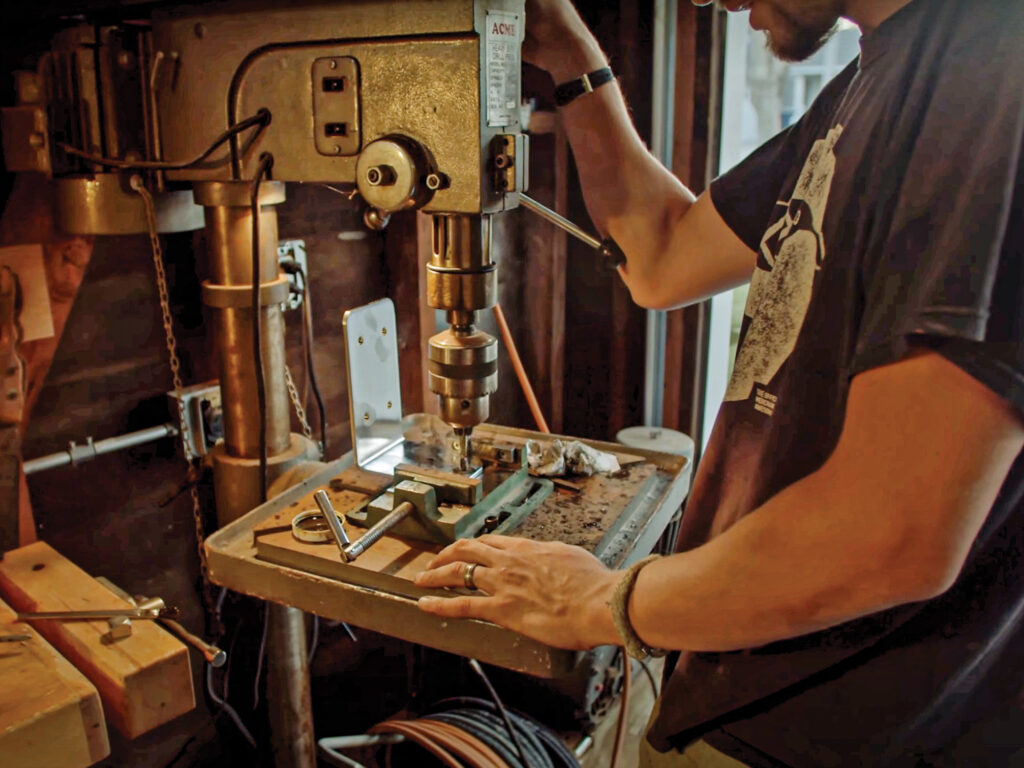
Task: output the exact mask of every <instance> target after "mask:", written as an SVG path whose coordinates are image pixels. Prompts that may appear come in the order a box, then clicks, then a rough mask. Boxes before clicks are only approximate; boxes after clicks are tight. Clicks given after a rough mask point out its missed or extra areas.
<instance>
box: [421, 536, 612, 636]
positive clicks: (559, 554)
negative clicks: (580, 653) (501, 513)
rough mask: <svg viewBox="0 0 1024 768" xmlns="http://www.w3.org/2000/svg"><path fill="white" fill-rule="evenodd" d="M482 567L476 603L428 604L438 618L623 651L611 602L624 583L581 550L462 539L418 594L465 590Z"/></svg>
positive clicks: (430, 600) (425, 577) (441, 557)
mask: <svg viewBox="0 0 1024 768" xmlns="http://www.w3.org/2000/svg"><path fill="white" fill-rule="evenodd" d="M470 563H477V564H478V565H477V567H476V569H475V571H474V573H473V581H474V583H475V584H476V586H477V588H478V589H479V591H480V594H479V595H478V596H477V595H474V596H472V597H464V596H459V597H447V598H446V597H424V598H420V601H419V607H420V608H421V609H422V610H424V611H426V612H428V613H433V614H437V615H438V616H448V617H451V618H460V619H467V618H472V619H484V620H486V621H491V622H494V623H495V624H500V625H501V626H503V627H507V628H509V629H512V630H515V631H516V632H520V633H522V634H524V635H526V636H527V637H532V638H533V639H535V640H539V641H541V642H542V643H547V644H548V645H552V646H555V647H557V648H568V649H570V650H583V649H586V648H593V647H594V646H595V645H603V644H610V643H619V642H620V641H619V638H618V634H617V632H616V630H615V625H614V623H613V621H612V616H611V610H610V609H609V607H608V602H609V601H610V600H611V596H612V593H613V592H614V591H615V585H616V584H617V583H618V579H619V577H620V576H621V574H619V573H618V572H616V571H611V570H609V569H608V568H606V567H605V566H604V565H603V564H602V563H601V562H600V561H599V560H598V559H597V558H596V557H594V556H593V555H591V554H590V553H589V552H587V551H586V550H584V549H582V548H580V547H573V546H570V545H568V544H562V543H559V542H539V541H530V540H529V539H519V538H513V537H508V536H495V535H485V536H481V537H479V538H477V539H460V540H459V541H456V542H455V543H454V544H452V545H451V546H449V547H447V548H446V549H444V550H443V551H442V552H441V553H439V554H438V556H437V557H435V558H434V560H433V562H431V564H430V567H429V569H428V570H426V571H424V572H423V573H421V574H420V575H419V576H417V577H416V585H417V586H419V587H463V586H465V582H464V580H463V574H464V573H465V569H466V567H467V565H468V564H470Z"/></svg>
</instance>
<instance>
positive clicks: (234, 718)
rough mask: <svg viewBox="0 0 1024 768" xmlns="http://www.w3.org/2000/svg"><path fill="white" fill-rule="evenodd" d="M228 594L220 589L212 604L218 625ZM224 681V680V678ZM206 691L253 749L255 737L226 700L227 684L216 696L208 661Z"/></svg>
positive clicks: (211, 669) (211, 666) (224, 589)
mask: <svg viewBox="0 0 1024 768" xmlns="http://www.w3.org/2000/svg"><path fill="white" fill-rule="evenodd" d="M227 596H228V590H227V589H226V588H223V589H221V591H220V594H219V595H218V596H217V602H216V605H215V606H214V616H215V618H216V619H217V623H218V625H220V615H221V611H222V610H223V609H224V600H225V598H226V597H227ZM225 683H226V680H225ZM206 693H207V695H208V696H209V697H210V700H211V701H213V703H214V704H216V705H217V706H218V707H219V708H220V709H221V711H222V712H224V713H226V714H227V716H228V717H229V718H231V722H233V723H234V724H235V727H237V728H238V731H239V733H241V734H242V737H243V738H244V739H245V740H246V741H247V742H249V744H250V745H251V746H252V748H253V749H256V748H257V747H256V739H254V738H253V737H252V734H251V733H250V732H249V729H248V728H246V727H245V723H243V722H242V718H241V717H240V716H239V714H238V712H236V711H235V708H234V707H232V706H231V705H230V704H228V702H227V685H226V684H225V687H224V696H223V697H221V696H218V695H217V692H216V691H215V690H214V688H213V665H212V664H210V663H207V664H206Z"/></svg>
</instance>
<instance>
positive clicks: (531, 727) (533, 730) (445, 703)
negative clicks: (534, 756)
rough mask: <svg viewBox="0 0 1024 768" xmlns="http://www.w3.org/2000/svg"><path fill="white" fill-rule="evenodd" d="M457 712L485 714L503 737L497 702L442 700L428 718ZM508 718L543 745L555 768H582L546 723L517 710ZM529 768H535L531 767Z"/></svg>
mask: <svg viewBox="0 0 1024 768" xmlns="http://www.w3.org/2000/svg"><path fill="white" fill-rule="evenodd" d="M453 711H458V712H459V713H461V714H469V716H470V717H480V716H481V715H486V716H487V718H489V719H488V720H487V722H489V723H490V724H491V728H492V730H497V731H498V732H500V733H502V735H504V729H503V728H502V727H501V726H502V725H503V723H502V721H501V720H500V719H499V717H498V714H497V707H496V706H495V705H494V702H491V701H487V700H486V699H480V698H475V697H472V696H455V697H451V698H447V699H442V700H441V701H438V702H436V703H435V704H434V705H433V706H431V707H430V708H429V709H428V713H429V714H427V715H426V716H427V717H433V716H434V714H435V713H442V712H444V713H451V712H453ZM506 711H507V712H508V716H509V719H510V720H511V721H512V723H513V725H514V726H515V728H516V731H517V733H519V734H525V737H526V738H527V739H529V738H536V739H537V740H539V741H540V743H541V744H542V745H543V746H544V748H545V749H546V751H547V754H548V756H549V758H550V759H551V760H552V761H553V762H554V765H555V767H556V768H579V761H578V760H577V759H576V756H575V755H574V754H573V753H572V751H571V750H570V749H569V748H568V747H567V746H566V745H565V744H563V743H562V740H561V739H559V738H558V736H556V735H555V734H554V733H552V731H551V729H550V728H548V727H547V726H546V725H544V724H543V723H540V722H538V721H537V720H535V719H533V718H532V717H530V716H529V715H525V714H523V713H522V712H517V711H515V710H506ZM529 768H533V766H532V765H530V767H529Z"/></svg>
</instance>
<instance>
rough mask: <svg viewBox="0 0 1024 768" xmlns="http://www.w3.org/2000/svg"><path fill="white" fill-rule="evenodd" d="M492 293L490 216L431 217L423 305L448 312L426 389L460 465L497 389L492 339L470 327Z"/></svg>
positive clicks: (432, 349) (435, 341)
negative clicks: (445, 425)
mask: <svg viewBox="0 0 1024 768" xmlns="http://www.w3.org/2000/svg"><path fill="white" fill-rule="evenodd" d="M497 296H498V272H497V265H496V264H495V263H494V262H493V261H492V260H491V218H490V216H462V215H451V216H447V215H436V216H434V218H433V230H432V236H431V258H430V263H429V264H428V265H427V303H428V305H429V306H431V307H434V308H435V309H443V310H446V311H447V313H448V322H449V324H450V325H451V328H449V329H448V330H446V331H442V332H441V333H439V334H437V335H436V336H434V337H433V338H431V339H430V343H429V362H430V368H429V373H430V391H431V392H433V393H435V394H436V395H438V397H439V398H440V401H441V418H442V419H444V420H445V421H446V422H448V423H449V424H450V425H451V426H452V428H453V429H454V430H455V448H456V450H457V452H458V454H459V465H460V468H461V469H468V468H469V458H470V454H471V446H470V442H469V436H470V433H471V432H472V431H473V427H475V426H476V425H477V424H481V423H482V422H484V421H486V420H487V417H488V416H489V415H490V402H491V401H490V398H491V395H492V394H494V392H496V391H497V389H498V343H497V340H496V339H495V338H494V337H493V336H491V335H490V334H488V333H485V332H484V331H481V330H479V329H478V328H476V327H475V323H476V312H477V310H481V309H487V308H489V307H493V306H494V304H495V302H496V301H497Z"/></svg>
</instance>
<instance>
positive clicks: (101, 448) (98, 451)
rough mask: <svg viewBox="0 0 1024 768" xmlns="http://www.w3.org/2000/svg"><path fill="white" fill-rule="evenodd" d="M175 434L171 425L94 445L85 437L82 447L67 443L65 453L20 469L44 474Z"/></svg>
mask: <svg viewBox="0 0 1024 768" xmlns="http://www.w3.org/2000/svg"><path fill="white" fill-rule="evenodd" d="M177 434H178V428H177V427H175V426H174V425H173V424H161V425H160V426H159V427H149V428H147V429H140V430H139V431H138V432H129V433H128V434H126V435H118V436H117V437H108V438H106V439H105V440H100V441H99V442H98V443H94V442H93V441H92V438H91V437H87V438H86V439H85V443H84V444H83V445H79V444H77V443H76V442H75V441H74V440H72V441H71V442H70V443H68V449H67V450H66V451H61V452H60V453H51V454H48V455H46V456H40V457H39V458H36V459H29V460H28V461H26V462H25V463H24V464H22V468H23V469H24V470H25V474H26V475H31V474H34V473H36V472H44V471H46V470H47V469H55V468H56V467H63V466H67V465H68V464H74V465H78V464H81V463H82V462H84V461H89V460H91V459H95V458H96V457H97V456H101V455H103V454H104V453H114V452H115V451H123V450H126V449H128V448H134V447H135V446H137V445H145V444H146V443H152V442H155V441H157V440H162V439H163V438H165V437H174V436H175V435H177Z"/></svg>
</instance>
